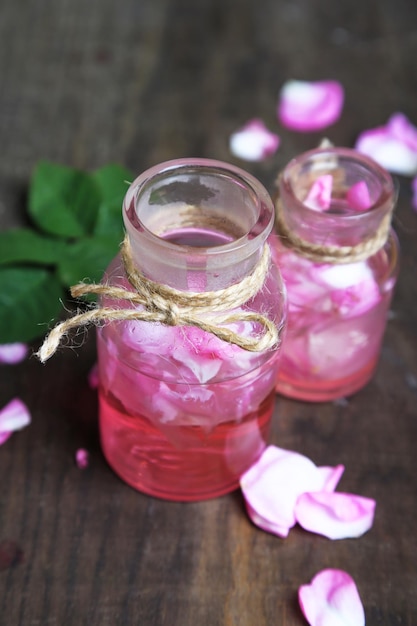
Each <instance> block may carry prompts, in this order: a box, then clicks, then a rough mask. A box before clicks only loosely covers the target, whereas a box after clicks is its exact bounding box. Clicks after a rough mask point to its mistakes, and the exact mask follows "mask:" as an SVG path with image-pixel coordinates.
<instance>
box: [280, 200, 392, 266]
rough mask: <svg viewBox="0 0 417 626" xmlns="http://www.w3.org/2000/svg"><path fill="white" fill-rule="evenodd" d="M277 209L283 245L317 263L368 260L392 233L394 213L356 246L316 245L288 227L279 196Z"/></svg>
mask: <svg viewBox="0 0 417 626" xmlns="http://www.w3.org/2000/svg"><path fill="white" fill-rule="evenodd" d="M275 209H276V229H277V232H278V235H279V237H280V240H281V242H282V244H283V245H284V246H286V247H287V248H291V249H292V250H294V251H295V252H298V253H299V254H301V255H302V256H303V257H305V258H307V259H310V261H314V262H316V263H332V264H334V265H336V264H342V263H354V262H355V261H363V260H365V259H368V258H369V257H370V256H372V255H373V254H375V253H376V252H378V250H380V249H381V248H382V247H383V246H384V245H385V243H386V241H387V239H388V236H389V232H390V226H391V217H392V211H390V212H389V213H388V214H387V215H385V217H384V218H383V219H382V221H381V223H380V225H379V227H378V229H377V230H376V232H375V234H374V235H372V236H371V237H369V238H367V239H364V240H363V241H361V242H359V243H358V244H356V245H354V246H336V245H322V244H316V243H311V242H310V241H306V240H305V239H303V238H302V237H299V236H298V235H297V234H296V233H295V232H294V231H292V230H291V229H290V228H289V227H288V225H287V222H286V221H285V217H284V210H283V207H282V201H281V199H280V197H279V195H277V197H276V199H275Z"/></svg>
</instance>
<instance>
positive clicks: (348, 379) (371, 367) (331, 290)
mask: <svg viewBox="0 0 417 626" xmlns="http://www.w3.org/2000/svg"><path fill="white" fill-rule="evenodd" d="M287 258H288V257H287ZM374 261H375V262H374V263H373V267H372V273H371V271H370V268H369V266H367V265H366V262H363V263H362V264H361V265H357V266H356V270H355V269H351V268H350V267H349V266H346V267H345V268H341V269H338V268H336V269H335V272H336V271H337V272H342V271H343V272H344V273H345V274H344V277H345V278H346V276H349V272H352V277H353V278H352V280H353V279H354V277H355V272H356V273H357V274H358V276H359V279H358V283H357V284H356V285H355V284H354V283H352V284H351V285H349V286H346V287H345V288H342V287H336V286H334V285H332V284H328V285H327V286H326V282H325V278H326V274H325V272H324V273H322V270H321V269H320V266H314V264H312V263H310V264H306V262H305V261H303V264H304V265H300V267H299V269H300V271H299V272H296V273H295V272H294V270H295V266H292V267H290V266H289V267H285V268H284V270H283V275H284V279H286V280H287V285H288V300H289V316H288V329H287V334H286V337H285V341H284V346H283V350H282V360H281V365H280V370H279V375H278V381H277V385H276V389H277V391H278V393H281V394H283V395H285V396H288V397H291V398H296V399H299V400H305V401H310V402H325V401H328V400H333V399H336V398H340V397H343V396H349V395H351V394H353V393H355V392H356V391H358V390H359V389H361V388H362V387H363V386H364V385H365V384H366V383H367V382H368V381H369V380H370V379H371V378H372V375H373V373H374V371H375V367H376V364H377V362H378V356H379V352H380V348H381V342H382V338H383V334H384V330H385V324H386V315H387V310H388V307H389V303H390V300H391V295H392V287H393V281H392V280H391V279H389V280H385V279H384V278H383V276H384V275H386V264H385V258H384V255H383V254H380V255H379V258H378V259H376V260H374ZM322 267H324V266H322ZM331 271H333V270H331ZM304 272H305V275H304ZM334 276H335V274H333V276H332V281H333V280H334ZM390 283H391V284H390Z"/></svg>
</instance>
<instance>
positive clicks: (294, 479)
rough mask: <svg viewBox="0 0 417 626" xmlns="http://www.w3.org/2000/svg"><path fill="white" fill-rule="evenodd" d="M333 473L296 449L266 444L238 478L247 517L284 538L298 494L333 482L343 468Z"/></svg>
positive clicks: (293, 520)
mask: <svg viewBox="0 0 417 626" xmlns="http://www.w3.org/2000/svg"><path fill="white" fill-rule="evenodd" d="M333 472H334V473H331V470H330V468H325V469H324V470H323V469H322V468H318V467H317V466H316V465H314V463H313V462H312V461H311V460H310V459H309V458H307V457H306V456H303V455H302V454H298V453H297V452H292V451H290V450H283V449H281V448H277V447H275V446H269V447H267V448H266V449H265V451H264V452H263V454H262V455H261V457H260V458H259V459H258V461H257V462H256V463H255V464H254V465H252V467H251V468H250V469H249V470H247V472H245V473H244V474H243V475H242V477H241V479H240V486H241V488H242V492H243V496H244V498H245V502H246V508H247V511H248V515H249V517H250V518H251V520H252V521H253V523H254V524H256V525H257V526H259V527H260V528H262V529H263V530H266V531H268V532H271V533H274V534H276V535H279V536H280V537H286V536H287V535H288V533H289V531H290V529H291V528H292V527H293V526H294V525H295V523H296V518H295V514H294V509H295V505H296V503H297V500H298V498H299V496H300V495H301V494H302V493H305V492H311V491H323V490H324V489H326V488H329V487H330V486H332V485H333V484H334V485H336V484H337V476H338V477H339V478H340V476H341V472H343V469H342V470H340V466H339V468H335V469H334V470H333ZM318 485H320V487H318Z"/></svg>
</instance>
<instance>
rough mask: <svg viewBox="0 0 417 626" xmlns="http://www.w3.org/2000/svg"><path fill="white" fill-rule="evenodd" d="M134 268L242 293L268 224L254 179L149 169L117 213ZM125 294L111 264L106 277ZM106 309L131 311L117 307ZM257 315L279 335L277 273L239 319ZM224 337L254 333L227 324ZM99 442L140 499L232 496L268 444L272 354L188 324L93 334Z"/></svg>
mask: <svg viewBox="0 0 417 626" xmlns="http://www.w3.org/2000/svg"><path fill="white" fill-rule="evenodd" d="M123 214H124V220H125V225H126V230H127V234H128V236H129V240H130V244H131V249H132V255H133V259H134V262H135V265H136V266H137V268H138V269H140V271H141V272H143V273H144V274H145V275H146V276H147V277H148V278H150V279H151V280H153V281H155V282H157V283H161V284H164V285H168V286H170V287H172V288H174V289H176V290H180V291H185V292H200V293H201V292H213V291H216V292H217V291H219V290H221V289H225V288H227V287H228V286H230V285H232V284H236V283H240V282H241V280H242V279H243V278H244V277H245V276H246V275H247V274H250V273H251V272H252V271H253V269H254V267H255V266H256V264H257V263H258V262H259V259H260V255H261V252H262V250H263V247H264V246H265V245H268V236H269V234H270V232H271V229H272V226H273V219H274V211H273V205H272V201H271V200H270V198H269V196H268V194H267V193H266V191H265V190H264V188H263V187H262V186H261V185H260V184H259V182H258V181H256V180H255V179H253V178H252V177H251V176H249V175H248V174H246V173H245V172H242V171H241V170H239V169H237V168H234V167H232V166H229V165H226V164H223V163H219V162H216V161H208V160H201V159H200V160H189V159H184V160H178V161H172V162H168V163H165V164H162V165H159V166H156V167H154V168H152V169H151V170H148V171H147V172H145V173H144V174H142V175H141V176H139V177H138V178H137V179H136V180H135V181H134V182H133V184H132V185H131V187H130V188H129V190H128V192H127V195H126V198H125V202H124V207H123ZM106 280H107V281H108V282H110V284H112V285H117V286H121V287H124V288H126V289H130V290H132V289H133V288H132V286H131V285H130V283H129V282H128V280H127V278H126V275H125V270H124V268H123V266H122V264H121V261H120V258H119V257H116V259H115V260H114V261H113V262H112V264H111V265H110V267H109V268H108V270H107V272H106ZM103 304H104V305H110V306H115V305H116V306H118V307H130V306H132V305H129V304H127V303H126V301H118V302H117V303H115V302H114V301H103ZM239 310H242V311H252V312H262V314H263V315H267V316H268V317H269V319H271V320H273V321H274V322H275V323H276V325H277V327H281V326H282V325H283V322H284V315H285V302H284V298H283V288H282V283H281V278H280V274H279V271H278V269H277V267H276V265H275V264H274V263H271V264H270V267H269V270H268V273H267V275H266V279H265V283H264V286H263V288H261V289H260V290H259V291H258V292H257V293H255V294H254V295H253V297H252V298H250V300H248V301H247V302H245V303H244V304H243V305H242V306H241V307H240V308H239V309H238V310H234V311H233V312H236V313H239ZM233 330H235V331H237V332H239V333H240V334H242V335H243V336H254V335H256V334H257V333H258V331H259V329H258V328H257V325H256V323H252V322H248V321H239V320H237V321H236V323H234V328H233ZM98 354H99V371H100V387H99V398H100V433H101V441H102V448H103V451H104V454H105V456H106V458H107V460H108V462H109V464H110V465H111V467H112V468H113V469H114V470H115V472H116V473H117V474H118V475H119V476H120V477H121V478H122V479H123V480H124V481H126V482H127V483H128V484H129V485H131V486H132V487H134V488H136V489H138V490H139V491H141V492H144V493H147V494H150V495H153V496H156V497H160V498H164V499H168V500H181V501H192V500H203V499H207V498H212V497H216V496H220V495H222V494H225V493H227V492H229V491H231V490H234V489H235V488H237V487H238V482H239V477H240V476H241V474H242V473H243V472H244V471H246V469H248V467H250V465H252V463H253V462H254V461H255V460H256V459H257V458H258V457H259V456H260V454H261V453H262V451H263V450H264V448H265V445H266V442H267V441H268V433H269V426H270V421H271V416H272V411H273V406H274V396H275V390H274V387H275V380H276V377H277V366H278V348H277V347H274V348H273V349H271V350H267V351H264V352H261V353H257V352H248V351H246V350H244V349H242V348H240V347H237V346H236V345H234V344H231V343H226V342H224V341H222V340H220V339H218V338H217V337H216V336H214V335H213V334H211V333H209V332H205V331H202V330H200V329H198V328H196V327H194V326H178V325H177V326H170V325H165V324H162V323H158V322H147V321H146V322H144V321H138V320H134V321H122V322H116V323H111V324H107V325H105V326H103V327H102V328H100V329H99V331H98Z"/></svg>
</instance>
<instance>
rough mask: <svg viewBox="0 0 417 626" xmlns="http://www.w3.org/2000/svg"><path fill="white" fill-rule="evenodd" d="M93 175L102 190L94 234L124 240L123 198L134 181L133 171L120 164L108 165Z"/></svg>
mask: <svg viewBox="0 0 417 626" xmlns="http://www.w3.org/2000/svg"><path fill="white" fill-rule="evenodd" d="M93 177H94V179H95V181H96V183H97V185H98V188H99V189H100V192H101V197H102V202H101V204H100V207H99V210H98V215H97V220H96V225H95V228H94V235H99V236H106V237H107V236H112V237H114V238H115V239H119V240H120V241H122V239H123V236H124V227H123V218H122V205H123V198H124V197H125V195H126V192H127V190H128V188H129V184H130V183H131V182H132V180H133V178H134V176H133V174H132V172H130V171H129V170H127V169H126V168H124V167H121V166H120V165H106V166H104V167H102V168H100V169H99V170H96V171H95V172H94V174H93Z"/></svg>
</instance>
